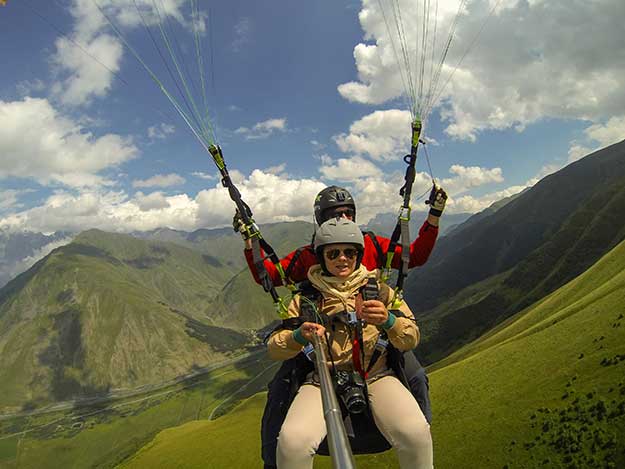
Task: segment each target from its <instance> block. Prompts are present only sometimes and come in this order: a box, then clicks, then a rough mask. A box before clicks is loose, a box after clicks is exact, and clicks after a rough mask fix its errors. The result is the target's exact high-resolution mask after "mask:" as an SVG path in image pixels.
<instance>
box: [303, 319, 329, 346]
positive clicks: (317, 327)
mask: <svg viewBox="0 0 625 469" xmlns="http://www.w3.org/2000/svg"><path fill="white" fill-rule="evenodd" d="M299 330H300V332H301V333H302V337H303V338H304V339H306V340H307V341H308V342H312V341H313V337H314V335H315V334H317V335H318V336H319V337H323V336H324V335H325V333H326V328H325V327H323V326H322V325H321V324H317V323H316V322H305V323H304V324H302V325H301V326H299Z"/></svg>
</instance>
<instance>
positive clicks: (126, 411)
mask: <svg viewBox="0 0 625 469" xmlns="http://www.w3.org/2000/svg"><path fill="white" fill-rule="evenodd" d="M274 370H275V364H274V363H271V362H268V361H267V360H266V359H265V357H264V354H261V355H260V356H258V355H256V356H253V357H250V358H249V359H246V360H244V361H242V362H240V363H237V364H234V365H229V366H226V367H224V368H220V369H217V370H214V371H212V372H210V373H207V374H205V375H202V376H198V377H196V378H194V379H191V380H187V381H185V382H182V383H180V384H177V385H174V386H170V387H168V388H165V389H160V390H158V391H153V392H151V393H146V394H143V395H136V396H133V397H131V398H127V399H124V400H117V401H111V402H104V403H101V404H99V405H91V406H88V407H86V406H85V407H80V408H74V409H73V410H72V411H69V412H56V413H47V414H43V415H37V416H32V417H22V418H14V419H5V420H2V421H0V467H2V468H45V467H64V468H71V467H75V468H84V467H103V468H106V467H114V466H116V465H117V464H119V463H120V462H122V461H123V460H124V459H125V458H127V457H129V456H131V455H132V454H134V453H135V452H136V451H137V450H138V449H139V448H141V447H143V446H144V445H145V444H146V443H148V442H149V441H151V440H152V439H153V438H154V436H155V435H157V434H158V433H159V432H161V431H162V430H164V429H166V428H169V427H175V426H178V425H182V424H184V423H185V422H189V421H195V420H200V421H202V420H204V421H205V420H207V419H208V417H209V416H210V415H211V414H213V413H214V417H216V416H218V415H220V414H221V413H225V412H228V411H229V410H230V409H231V408H232V407H233V406H235V405H236V404H237V403H239V402H240V401H241V400H243V399H245V398H247V397H249V396H251V395H253V394H255V393H257V392H258V391H259V390H262V389H264V388H265V387H266V383H267V382H268V380H269V379H270V378H271V376H272V375H273V372H274ZM11 435H13V436H11Z"/></svg>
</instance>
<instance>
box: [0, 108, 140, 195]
mask: <svg viewBox="0 0 625 469" xmlns="http://www.w3.org/2000/svg"><path fill="white" fill-rule="evenodd" d="M0 122H2V125H1V126H0V154H1V155H2V158H1V159H0V179H2V178H5V177H21V178H30V179H34V180H36V181H37V182H39V183H40V184H44V185H47V184H52V183H61V184H65V185H67V186H72V187H81V186H89V185H97V184H103V183H107V181H106V180H104V179H103V178H102V177H101V176H99V175H98V173H100V172H101V171H103V170H105V169H108V168H113V167H117V166H119V165H121V164H122V163H125V162H126V161H129V160H131V159H133V158H135V157H136V156H137V154H138V150H137V148H136V147H135V146H134V145H133V143H132V140H131V139H130V138H128V137H121V136H119V135H115V134H106V135H103V136H101V137H95V136H94V135H93V134H91V133H90V132H88V131H86V130H85V129H84V128H82V127H81V125H80V124H78V123H77V122H75V121H73V120H71V119H70V118H68V117H65V116H63V115H61V114H60V113H58V112H57V111H56V110H55V109H54V108H53V107H52V106H51V105H50V103H49V102H48V101H47V100H45V99H35V98H25V99H24V100H23V101H13V102H4V101H0Z"/></svg>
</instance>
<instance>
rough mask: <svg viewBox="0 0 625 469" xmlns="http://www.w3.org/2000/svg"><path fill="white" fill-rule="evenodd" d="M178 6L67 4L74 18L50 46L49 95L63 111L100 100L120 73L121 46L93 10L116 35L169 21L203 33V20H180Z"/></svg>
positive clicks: (124, 0)
mask: <svg viewBox="0 0 625 469" xmlns="http://www.w3.org/2000/svg"><path fill="white" fill-rule="evenodd" d="M184 3H185V1H184V0H163V1H162V2H159V4H158V6H157V4H156V3H154V2H151V1H149V0H120V1H115V2H111V1H108V2H98V3H97V5H96V2H93V1H91V0H73V3H72V4H71V6H70V9H69V11H70V13H71V15H72V16H73V18H74V25H73V30H72V31H71V32H70V33H69V34H68V35H67V36H65V37H59V38H58V39H57V40H56V41H55V46H56V50H55V52H54V55H53V56H52V63H53V64H54V65H55V66H56V69H57V72H58V80H57V81H56V82H55V83H54V84H53V85H52V92H53V94H54V95H55V96H56V97H57V98H58V99H59V100H60V101H61V102H62V103H63V104H65V105H69V106H80V105H84V104H89V103H90V102H91V101H92V100H93V99H94V98H96V97H103V96H105V95H106V94H107V93H108V92H109V90H110V89H111V86H112V82H113V79H114V77H115V75H116V74H118V72H119V70H120V64H121V59H122V55H123V45H122V43H121V41H120V40H119V38H118V37H117V36H116V35H114V34H112V33H110V32H106V31H107V28H108V27H109V26H108V23H107V20H106V19H105V18H104V16H103V15H102V13H101V12H100V10H99V9H98V6H99V7H100V8H102V9H103V11H104V12H105V13H106V15H107V16H108V17H109V18H111V19H112V21H113V22H114V23H115V24H116V25H117V26H118V27H120V28H121V29H122V30H124V29H133V28H137V27H139V26H141V27H142V17H143V20H144V21H145V22H146V23H147V24H156V23H157V22H158V21H159V20H160V19H163V20H164V21H166V20H165V18H172V19H173V20H174V21H176V22H177V23H178V24H181V25H182V26H183V27H185V28H188V29H192V28H194V29H197V30H198V31H199V32H200V33H201V34H202V33H203V32H204V31H205V29H206V25H205V22H206V17H205V15H200V16H199V17H197V18H195V19H194V20H191V19H186V18H185V16H184V15H183V12H182V8H183V6H184ZM157 10H158V11H157ZM109 31H110V30H109Z"/></svg>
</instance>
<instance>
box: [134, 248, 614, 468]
mask: <svg viewBox="0 0 625 469" xmlns="http://www.w3.org/2000/svg"><path fill="white" fill-rule="evenodd" d="M430 379H431V386H432V388H431V394H432V399H433V403H434V424H433V427H432V433H433V438H434V445H435V450H434V451H435V464H436V467H438V468H534V467H550V468H551V467H563V468H569V467H571V468H576V467H588V468H595V467H614V468H617V467H625V243H621V244H620V245H619V246H617V247H616V248H615V249H614V250H612V251H611V252H610V253H609V254H607V255H606V256H604V257H603V258H602V259H601V260H600V261H599V262H597V264H595V265H594V266H593V267H591V268H590V269H589V270H588V271H587V272H585V273H584V274H582V275H581V276H579V277H577V278H576V279H574V280H573V281H571V282H569V283H568V284H566V285H565V286H564V287H562V288H560V289H559V290H557V291H556V292H554V293H553V294H551V295H549V296H548V297H546V298H544V299H543V300H542V301H540V302H539V303H537V304H535V305H532V306H531V307H529V308H527V309H525V310H524V311H522V312H520V313H519V314H517V315H516V316H515V317H513V318H511V319H509V320H508V321H507V322H506V323H505V324H502V325H501V326H499V327H498V328H497V329H496V330H494V331H492V332H490V333H489V334H487V335H486V336H484V337H482V338H480V339H478V340H477V341H475V342H473V343H472V344H469V345H468V346H466V347H464V348H463V349H461V350H459V351H457V352H456V353H455V354H453V355H452V356H450V357H448V358H447V359H446V360H444V361H443V362H441V363H439V364H438V366H437V367H436V369H433V370H432V371H431V374H430ZM264 400H265V396H264V395H263V394H261V395H258V396H254V397H253V398H251V399H249V400H248V401H246V402H244V403H243V404H242V405H240V406H239V407H237V408H236V409H235V410H234V411H233V412H232V413H230V414H228V415H225V416H224V417H222V418H220V419H217V420H215V421H211V422H207V421H204V422H191V423H188V424H186V425H183V426H181V427H178V428H172V429H169V430H166V431H165V432H162V433H160V434H159V435H158V436H157V437H156V438H155V439H154V440H153V441H152V442H151V443H150V444H149V445H148V446H146V447H144V448H143V449H142V450H141V451H140V452H139V453H138V454H136V455H135V456H134V457H133V458H131V459H129V460H128V461H127V462H126V463H125V464H124V466H123V467H128V468H143V467H163V468H165V467H185V468H186V467H188V468H194V467H197V468H200V467H215V468H222V467H223V468H227V467H259V466H260V459H259V448H260V435H259V422H260V416H261V414H262V407H263V405H264ZM357 465H358V467H362V468H367V467H370V468H374V467H375V468H381V467H397V463H396V459H395V457H394V455H393V454H392V452H389V453H386V454H383V455H377V456H359V457H357ZM315 467H330V461H329V459H328V458H324V457H317V459H316V462H315Z"/></svg>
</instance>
